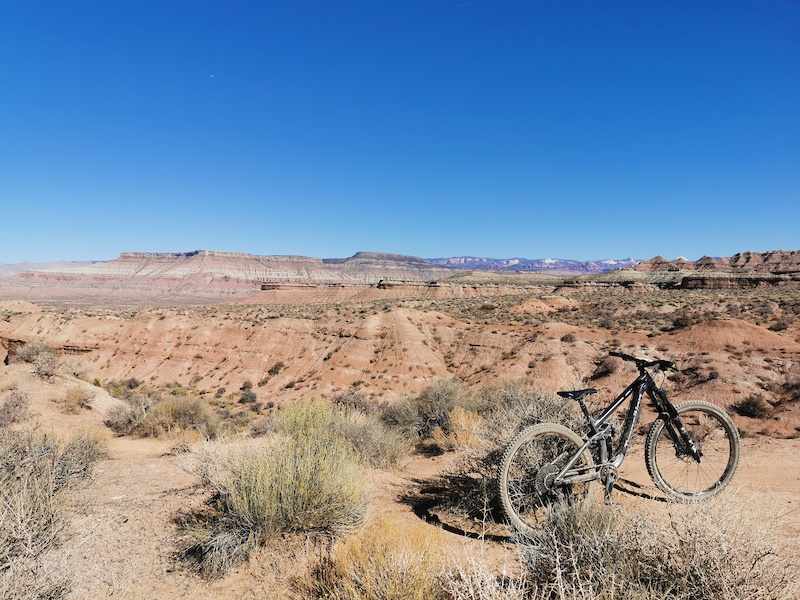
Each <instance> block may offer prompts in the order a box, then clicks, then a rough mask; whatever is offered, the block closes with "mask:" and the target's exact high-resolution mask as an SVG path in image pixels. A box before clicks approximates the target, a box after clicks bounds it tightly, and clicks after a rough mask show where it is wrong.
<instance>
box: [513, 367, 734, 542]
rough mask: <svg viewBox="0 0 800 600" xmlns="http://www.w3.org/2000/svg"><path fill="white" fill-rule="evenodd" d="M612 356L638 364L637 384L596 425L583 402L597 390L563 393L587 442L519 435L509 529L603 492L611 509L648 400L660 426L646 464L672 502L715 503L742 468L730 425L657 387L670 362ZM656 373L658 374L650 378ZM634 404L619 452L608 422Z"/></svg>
mask: <svg viewBox="0 0 800 600" xmlns="http://www.w3.org/2000/svg"><path fill="white" fill-rule="evenodd" d="M610 354H611V356H615V357H617V358H621V359H622V360H624V361H629V362H633V363H635V365H636V367H637V368H638V370H639V376H638V377H636V379H635V380H634V381H633V382H632V383H631V384H630V385H629V386H628V387H627V388H626V389H625V391H623V392H622V393H621V394H620V395H619V396H617V398H616V399H615V400H614V401H613V402H612V403H611V404H610V405H609V406H608V407H606V408H605V409H604V410H603V411H602V413H601V414H600V415H599V417H597V418H594V417H593V416H592V415H591V413H590V412H589V410H588V408H587V407H586V402H585V400H584V399H585V398H586V397H587V396H589V395H591V394H594V393H596V392H597V390H595V389H594V388H588V389H583V390H573V391H565V392H558V395H559V396H561V397H563V398H569V399H572V400H575V401H577V402H578V404H579V405H580V407H581V410H582V412H583V415H584V417H585V419H586V423H587V425H588V437H586V438H584V437H581V436H579V435H578V434H577V433H575V432H574V431H572V430H571V429H569V428H567V427H565V426H563V425H559V424H556V423H540V424H538V425H532V426H530V427H528V428H526V429H523V430H522V431H520V432H519V433H518V434H517V435H516V436H515V437H514V439H513V440H511V442H510V443H509V445H508V447H507V448H506V450H505V453H504V454H503V459H502V462H501V465H500V472H499V476H498V485H499V493H500V500H501V504H502V506H503V510H504V511H505V513H506V516H507V517H508V520H509V522H510V524H511V525H512V526H513V527H515V528H516V529H518V530H520V531H522V532H523V533H531V532H532V531H533V530H535V529H536V528H537V526H539V525H540V524H541V523H542V521H543V518H544V513H545V511H546V509H547V507H548V506H550V505H552V504H554V503H557V502H567V503H570V502H576V501H581V500H583V499H585V498H587V497H589V496H590V495H592V494H593V492H594V486H595V482H597V481H600V482H602V483H603V484H604V486H605V501H606V503H607V504H611V492H612V490H613V488H614V484H615V483H616V481H617V477H618V475H617V474H618V471H619V468H620V466H621V465H622V462H623V461H624V460H625V457H626V456H627V454H628V450H629V448H630V443H631V439H632V437H633V435H634V427H635V425H636V423H637V422H638V420H639V415H640V412H641V408H642V400H643V398H644V396H645V394H647V396H648V397H649V398H650V400H651V402H652V404H653V406H654V408H655V409H656V412H657V413H658V418H657V419H656V420H655V422H654V423H653V425H652V426H651V427H650V430H649V432H648V434H647V439H646V441H645V446H644V460H645V464H646V465H647V471H648V473H649V474H650V477H651V479H652V480H653V482H654V483H655V485H656V486H657V487H658V489H660V490H661V491H662V492H663V493H664V494H665V495H666V496H667V497H668V498H670V499H675V500H695V499H703V498H710V497H712V496H715V495H716V494H718V493H719V492H721V491H722V490H723V489H724V488H725V486H727V485H728V484H729V483H730V482H731V479H732V478H733V475H734V473H736V468H737V466H738V465H739V455H740V442H739V434H738V431H737V429H736V425H734V423H733V421H732V420H731V418H730V417H729V416H728V415H727V414H726V413H725V412H724V411H723V410H722V409H720V408H718V407H716V406H714V405H713V404H709V403H708V402H701V401H691V402H683V403H680V404H675V405H673V404H672V403H671V402H670V401H669V400H668V399H667V394H666V392H664V390H663V389H661V388H660V387H659V386H658V385H657V384H656V382H655V379H654V376H655V375H656V374H657V373H658V372H661V373H663V374H664V376H665V377H666V372H667V371H669V370H675V371H677V370H678V369H677V367H676V366H675V363H673V362H671V361H668V360H659V359H657V360H647V359H643V358H635V357H633V356H630V355H628V354H623V353H621V352H611V353H610ZM651 371H652V373H651ZM628 399H630V405H629V407H628V412H627V415H626V417H625V421H624V423H623V426H622V430H621V434H620V436H619V438H618V441H617V442H616V448H614V445H615V434H616V427H615V426H614V425H613V424H611V423H610V422H609V421H610V420H611V419H612V417H613V416H614V413H615V412H616V411H617V410H618V409H619V408H620V407H621V406H622V405H623V404H624V403H625V401H626V400H628Z"/></svg>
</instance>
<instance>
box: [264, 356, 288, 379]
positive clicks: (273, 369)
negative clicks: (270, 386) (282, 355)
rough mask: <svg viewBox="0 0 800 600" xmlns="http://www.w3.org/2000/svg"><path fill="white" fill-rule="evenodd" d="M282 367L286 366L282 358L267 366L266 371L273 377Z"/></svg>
mask: <svg viewBox="0 0 800 600" xmlns="http://www.w3.org/2000/svg"><path fill="white" fill-rule="evenodd" d="M284 367H286V365H285V364H283V361H282V360H279V361H278V362H276V363H275V364H274V365H272V366H271V367H270V368H269V370H268V371H267V373H269V375H271V376H273V377H274V376H275V375H277V374H278V373H280V372H281V371H283V369H284Z"/></svg>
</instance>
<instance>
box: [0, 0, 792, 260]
mask: <svg viewBox="0 0 800 600" xmlns="http://www.w3.org/2000/svg"><path fill="white" fill-rule="evenodd" d="M779 248H783V249H800V2H798V1H796V0H757V1H751V2H743V1H737V0H725V1H723V0H719V1H704V0H687V1H682V0H665V1H658V0H634V1H614V0H602V1H599V0H598V1H586V0H569V1H564V0H548V1H545V0H541V1H539V0H519V1H512V0H394V1H390V0H359V1H355V0H313V1H312V0H272V1H260V2H255V1H253V2H241V1H225V2H223V1H221V0H219V1H218V0H214V1H210V0H209V1H206V0H157V1H154V0H68V1H67V0H0V262H5V263H9V262H18V261H23V260H39V261H41V260H57V259H67V260H86V259H92V260H108V259H111V258H115V257H116V256H117V255H118V254H119V252H122V251H131V250H141V251H164V252H173V251H187V250H195V249H216V250H226V251H241V252H248V253H253V254H301V255H307V256H319V257H344V256H349V255H351V254H353V253H355V252H356V251H359V250H371V251H382V252H396V253H403V254H413V255H416V256H423V257H440V256H456V255H466V254H468V255H476V256H490V257H497V258H500V257H513V256H520V257H526V258H545V257H559V258H573V259H582V260H586V259H598V258H624V257H627V256H633V257H635V258H650V257H652V256H655V255H657V254H662V255H665V256H667V257H668V258H674V257H675V256H678V255H684V256H686V257H688V258H694V259H696V258H699V257H700V256H702V255H704V254H709V255H712V256H727V255H730V254H733V253H735V252H737V251H743V250H770V249H779Z"/></svg>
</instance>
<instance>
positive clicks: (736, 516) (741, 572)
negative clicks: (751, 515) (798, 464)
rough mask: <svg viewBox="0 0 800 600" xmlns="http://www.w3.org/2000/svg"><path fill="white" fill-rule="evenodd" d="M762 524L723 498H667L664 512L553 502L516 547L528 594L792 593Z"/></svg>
mask: <svg viewBox="0 0 800 600" xmlns="http://www.w3.org/2000/svg"><path fill="white" fill-rule="evenodd" d="M765 529H766V528H765V526H764V525H763V524H761V523H754V522H751V521H749V520H748V519H747V518H746V517H744V516H743V515H741V513H740V512H739V511H738V510H737V509H736V508H735V507H733V506H732V505H731V504H729V503H726V502H724V501H716V502H713V503H702V504H689V505H673V506H671V507H669V508H668V510H667V515H665V516H660V515H651V514H642V512H640V511H638V510H633V509H622V508H617V509H616V510H610V509H609V508H608V507H606V506H601V505H597V504H594V505H592V504H588V505H587V504H584V505H573V506H556V507H554V508H553V509H552V510H551V512H550V514H549V515H548V522H547V523H546V525H545V526H544V527H543V528H542V530H541V532H540V533H538V534H536V535H535V536H533V537H532V538H530V539H528V538H526V539H524V540H522V542H521V550H522V554H523V556H524V561H525V565H526V569H527V572H528V578H529V580H530V581H531V582H534V585H535V587H534V593H533V594H532V598H534V599H542V600H545V599H548V600H549V599H552V598H565V597H566V598H582V599H586V600H594V599H599V598H618V599H620V600H626V599H631V600H633V599H636V600H643V599H645V598H647V599H649V598H670V599H673V600H705V599H708V600H719V599H730V600H734V599H739V598H749V599H750V598H752V599H763V600H767V599H770V600H783V599H786V600H788V599H789V598H796V597H797V596H796V594H797V593H798V591H800V590H799V589H798V586H797V582H796V581H793V578H794V574H795V573H796V569H797V565H796V564H792V563H791V562H790V561H788V560H786V559H784V558H782V557H781V556H780V555H779V554H778V548H777V547H776V546H775V544H774V543H773V542H771V539H770V536H769V534H768V532H766V531H765Z"/></svg>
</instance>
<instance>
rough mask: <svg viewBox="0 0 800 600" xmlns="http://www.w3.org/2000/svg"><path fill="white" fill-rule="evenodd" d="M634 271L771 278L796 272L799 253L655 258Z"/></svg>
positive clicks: (781, 251)
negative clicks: (750, 274) (724, 273)
mask: <svg viewBox="0 0 800 600" xmlns="http://www.w3.org/2000/svg"><path fill="white" fill-rule="evenodd" d="M634 269H636V270H637V271H643V272H645V273H659V272H663V271H730V272H737V271H738V272H743V271H754V272H756V273H772V274H775V275H780V274H788V273H800V250H774V251H771V252H739V253H737V254H734V255H733V256H731V257H730V258H712V257H710V256H704V257H703V258H701V259H700V260H696V261H690V260H686V259H685V258H676V259H675V260H667V259H666V258H664V257H663V256H656V257H655V258H651V259H650V260H645V261H642V262H640V263H639V264H638V265H636V266H635V267H634Z"/></svg>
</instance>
